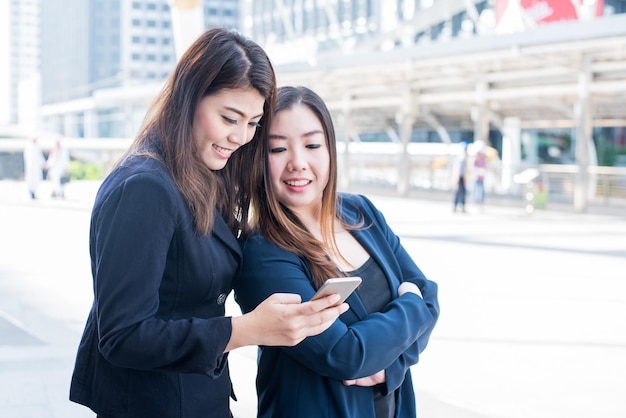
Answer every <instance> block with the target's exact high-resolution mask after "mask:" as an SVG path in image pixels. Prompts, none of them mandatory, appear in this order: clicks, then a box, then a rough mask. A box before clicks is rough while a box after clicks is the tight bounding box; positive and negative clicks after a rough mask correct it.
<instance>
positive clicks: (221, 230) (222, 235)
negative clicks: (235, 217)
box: [213, 212, 242, 261]
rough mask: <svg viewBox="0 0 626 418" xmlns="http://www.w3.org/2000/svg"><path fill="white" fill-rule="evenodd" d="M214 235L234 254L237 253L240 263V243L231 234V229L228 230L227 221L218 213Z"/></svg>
mask: <svg viewBox="0 0 626 418" xmlns="http://www.w3.org/2000/svg"><path fill="white" fill-rule="evenodd" d="M213 235H214V236H215V237H216V238H217V239H219V240H220V241H222V242H223V243H224V244H225V245H226V247H228V248H229V249H230V250H231V251H232V252H233V253H235V254H236V255H237V257H238V258H239V261H241V256H242V255H241V247H240V246H239V243H238V242H237V239H236V238H235V236H234V235H233V233H232V232H230V229H228V226H227V225H226V221H224V218H222V215H220V214H219V213H217V212H216V213H215V218H214V221H213Z"/></svg>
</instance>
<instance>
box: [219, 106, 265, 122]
mask: <svg viewBox="0 0 626 418" xmlns="http://www.w3.org/2000/svg"><path fill="white" fill-rule="evenodd" d="M224 108H225V109H227V110H230V111H231V112H235V113H236V114H238V115H239V116H241V117H244V118H245V117H246V115H245V113H243V112H242V111H241V110H239V109H236V108H234V107H230V106H224ZM261 116H263V112H261V113H259V114H258V115H256V116H252V117H251V118H250V119H256V118H260V117H261Z"/></svg>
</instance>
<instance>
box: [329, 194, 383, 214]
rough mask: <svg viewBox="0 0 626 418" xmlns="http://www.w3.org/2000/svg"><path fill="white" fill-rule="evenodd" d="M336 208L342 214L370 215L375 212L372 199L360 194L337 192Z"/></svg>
mask: <svg viewBox="0 0 626 418" xmlns="http://www.w3.org/2000/svg"><path fill="white" fill-rule="evenodd" d="M337 205H338V210H339V211H340V213H341V214H342V215H343V216H347V217H353V216H359V215H360V216H367V217H369V216H371V215H372V214H373V213H374V212H377V209H376V207H375V206H374V204H373V203H372V201H371V200H370V199H369V198H367V197H366V196H364V195H362V194H354V193H339V194H338V196H337Z"/></svg>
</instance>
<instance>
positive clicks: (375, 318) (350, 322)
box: [235, 194, 439, 418]
mask: <svg viewBox="0 0 626 418" xmlns="http://www.w3.org/2000/svg"><path fill="white" fill-rule="evenodd" d="M338 210H339V213H340V215H341V216H342V217H343V218H344V219H346V220H347V221H348V223H349V224H351V225H357V224H358V223H359V221H360V219H361V218H362V219H363V220H364V221H365V223H364V226H363V228H361V229H358V230H355V231H352V232H351V233H352V234H353V236H354V237H355V238H356V239H357V240H358V241H359V243H361V245H362V246H363V247H364V248H365V249H366V250H367V251H368V252H369V254H370V256H371V257H373V258H374V259H375V260H376V262H378V264H379V265H380V267H381V268H382V270H383V271H384V273H385V276H386V278H387V280H388V282H389V286H390V288H391V291H392V294H395V295H397V291H398V287H399V286H400V283H401V282H403V281H410V282H413V283H415V284H417V285H418V287H419V288H420V289H421V291H422V294H423V299H422V298H420V297H419V296H417V295H415V294H414V293H407V294H404V295H403V296H401V297H396V298H395V299H394V300H392V301H391V302H390V303H389V304H388V305H387V306H386V307H385V308H384V309H383V311H382V312H376V313H373V314H371V315H368V314H367V311H366V309H365V306H364V305H363V303H362V302H361V300H360V298H359V295H358V294H357V292H354V293H353V294H352V295H350V297H349V298H348V299H347V302H348V303H349V305H350V309H349V310H348V311H347V312H345V313H344V314H343V315H342V316H341V317H340V320H337V321H335V323H334V324H333V325H332V326H331V327H330V328H329V329H327V330H326V331H324V332H323V333H322V334H320V335H317V336H315V337H309V338H307V339H305V340H304V341H302V342H301V343H300V344H298V345H297V346H295V347H260V349H259V350H260V353H259V354H260V355H259V360H258V366H259V368H258V375H257V392H258V407H259V412H258V416H259V417H273V418H279V417H284V418H293V417H298V418H307V417H310V418H324V417H328V418H331V417H332V418H348V417H354V418H375V413H374V395H373V390H372V388H370V387H358V386H345V385H344V384H343V383H342V381H343V380H344V379H354V378H359V377H365V376H370V375H373V374H374V373H377V372H379V371H380V370H382V369H385V372H386V383H385V386H386V387H385V390H384V391H383V393H390V392H392V391H395V390H398V396H397V398H396V417H415V416H416V406H415V395H414V392H413V383H412V380H411V373H410V367H411V366H412V365H414V364H416V363H417V362H418V359H419V354H420V353H421V352H422V351H423V350H424V348H425V347H426V344H427V342H428V339H429V337H430V334H431V332H432V330H433V327H434V326H435V323H436V321H437V318H438V316H439V304H438V300H437V285H436V284H435V283H434V282H432V281H430V280H427V279H426V278H425V276H424V275H423V274H422V272H421V271H420V269H419V268H418V267H417V265H416V264H415V262H413V260H412V259H411V257H410V256H409V254H408V253H407V252H406V251H405V249H404V248H403V247H402V245H401V244H400V240H399V238H398V237H397V236H396V235H395V234H394V233H393V231H392V230H391V229H390V228H389V226H388V225H387V223H386V221H385V219H384V217H383V215H382V214H381V213H380V212H379V211H378V210H377V209H376V208H375V207H374V205H373V204H372V203H371V202H370V201H369V200H368V199H367V198H365V197H364V196H359V195H349V194H341V195H340V199H339V205H338ZM242 248H243V261H242V265H241V268H240V271H239V273H238V275H237V278H236V279H235V298H236V300H237V302H238V303H239V305H240V306H241V308H242V311H243V312H249V311H251V310H252V309H254V308H255V307H256V306H257V305H258V304H259V303H260V302H261V301H263V300H264V299H265V298H266V297H268V296H269V295H270V294H272V293H275V292H285V293H298V294H300V295H301V296H302V300H309V299H310V298H311V297H312V296H313V294H314V293H315V289H314V287H313V285H312V281H311V280H312V278H311V277H312V276H311V271H310V269H309V266H308V264H307V262H306V261H305V260H303V259H301V258H299V257H298V256H296V255H294V254H292V253H290V252H287V251H284V250H282V249H281V248H279V247H278V246H276V245H275V244H273V243H270V242H269V241H267V240H266V239H265V238H264V237H263V236H261V235H258V234H257V235H253V236H251V237H250V238H248V239H247V240H246V241H245V242H243V243H242Z"/></svg>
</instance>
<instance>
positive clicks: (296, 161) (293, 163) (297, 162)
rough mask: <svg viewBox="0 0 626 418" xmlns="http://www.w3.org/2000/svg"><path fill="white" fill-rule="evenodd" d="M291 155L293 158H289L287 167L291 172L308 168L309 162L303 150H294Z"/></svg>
mask: <svg viewBox="0 0 626 418" xmlns="http://www.w3.org/2000/svg"><path fill="white" fill-rule="evenodd" d="M290 157H291V158H289V161H288V164H287V169H288V170H289V171H290V172H294V171H303V170H306V168H307V163H306V159H305V158H304V155H303V153H302V152H300V151H298V150H292V152H291V155H290Z"/></svg>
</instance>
